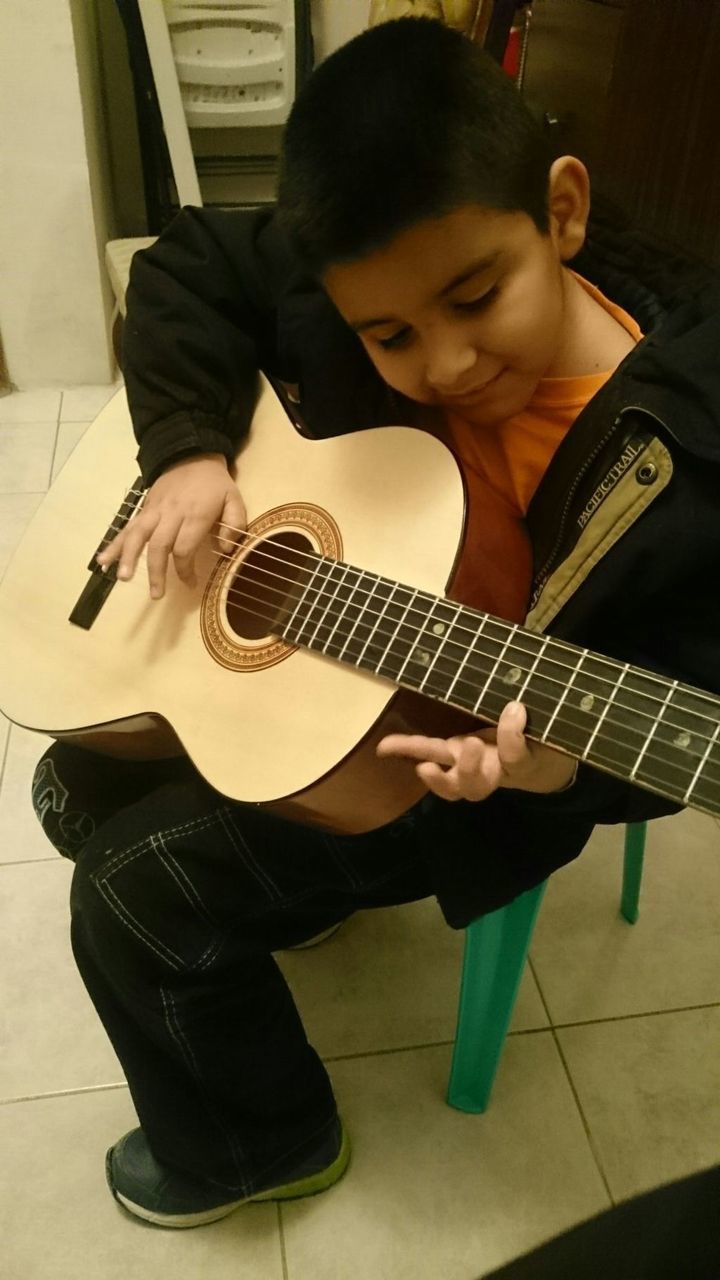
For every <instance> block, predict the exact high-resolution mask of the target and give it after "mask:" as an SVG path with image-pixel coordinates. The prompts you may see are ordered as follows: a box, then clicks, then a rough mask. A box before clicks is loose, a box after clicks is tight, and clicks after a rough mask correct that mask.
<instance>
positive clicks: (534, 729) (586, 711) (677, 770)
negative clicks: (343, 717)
mask: <svg viewBox="0 0 720 1280" xmlns="http://www.w3.org/2000/svg"><path fill="white" fill-rule="evenodd" d="M300 559H301V560H302V563H299V560H300ZM273 629H274V630H276V631H277V632H279V633H281V634H282V635H283V636H284V638H285V639H286V640H288V641H290V642H291V643H292V644H295V645H300V646H303V647H305V648H308V649H312V650H315V651H317V652H319V653H322V654H324V655H326V656H327V657H330V658H333V659H335V660H337V661H339V662H343V663H348V664H351V665H353V666H355V667H358V668H361V669H363V670H366V671H370V672H373V673H374V674H375V675H377V676H380V677H382V678H384V679H387V680H390V681H392V682H393V683H394V684H395V685H398V686H400V687H402V688H406V689H412V690H415V691H417V692H418V693H422V694H424V695H426V696H427V697H429V698H432V699H435V700H436V701H438V702H444V703H447V704H448V705H450V706H453V707H459V708H460V709H462V710H464V711H468V712H471V713H472V714H474V715H477V716H478V717H479V718H481V719H483V720H487V721H491V722H493V723H495V722H497V720H498V718H499V716H500V713H501V711H502V709H503V707H504V706H505V705H506V703H507V702H509V701H510V700H517V701H521V702H522V703H523V704H524V705H525V707H526V708H527V710H528V727H527V730H526V732H527V735H528V737H530V738H531V739H533V740H534V741H536V742H542V743H546V744H547V745H548V746H553V747H557V748H560V749H561V750H563V751H565V752H567V753H568V754H569V755H571V756H573V757H575V758H576V759H578V760H582V761H586V762H587V763H588V764H591V765H594V766H595V767H596V768H598V769H601V770H603V771H604V772H606V773H610V774H612V775H614V776H615V777H617V778H620V779H623V780H624V781H627V782H632V783H635V784H637V785H638V786H640V787H644V788H646V789H647V790H650V791H654V792H656V793H658V794H660V795H662V796H665V797H666V798H668V799H670V800H674V801H677V802H678V803H680V804H684V805H689V806H690V807H691V808H696V809H699V810H701V811H703V812H706V813H709V814H712V815H720V743H719V741H718V738H719V736H720V699H719V698H717V697H715V696H713V695H712V694H708V693H704V692H703V691H701V690H699V689H695V688H692V687H690V686H688V685H683V684H680V683H679V682H678V681H677V680H669V679H666V678H665V677H663V676H658V675H654V674H653V673H651V672H648V671H644V670H642V669H640V668H638V667H633V666H630V665H629V664H627V663H622V662H618V661H616V660H614V659H611V658H604V657H601V656H599V655H598V654H595V653H590V652H589V651H588V650H587V649H581V648H579V647H577V646H574V645H571V644H567V643H565V642H564V641H561V640H555V639H553V638H552V637H551V636H545V635H540V634H538V633H537V632H533V631H529V630H527V629H526V628H524V627H521V626H517V625H513V624H510V623H507V622H503V621H502V620H501V619H498V618H494V617H491V616H490V615H489V614H485V613H481V612H480V611H479V610H476V609H471V608H467V607H466V606H463V605H459V604H455V603H453V602H452V601H449V600H446V599H444V598H442V597H439V596H434V595H431V594H428V593H427V592H424V591H419V590H414V589H413V588H412V587H408V586H404V585H402V584H400V583H397V582H392V581H390V580H389V579H386V578H382V577H378V576H376V575H374V574H371V573H367V572H364V571H362V570H360V569H356V568H354V567H352V566H351V565H346V564H343V563H341V562H339V561H336V560H332V559H328V558H325V557H322V556H316V555H304V554H303V555H302V557H300V558H298V563H297V564H296V565H295V566H294V569H293V574H292V582H291V584H290V586H289V590H288V592H287V596H286V599H285V602H284V604H283V607H282V609H281V610H280V613H279V616H278V617H277V618H276V619H275V621H274V627H273Z"/></svg>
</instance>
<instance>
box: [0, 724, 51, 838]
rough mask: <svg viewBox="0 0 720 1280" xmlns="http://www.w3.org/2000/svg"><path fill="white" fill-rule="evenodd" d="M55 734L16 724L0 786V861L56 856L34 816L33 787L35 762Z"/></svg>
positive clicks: (12, 728)
mask: <svg viewBox="0 0 720 1280" xmlns="http://www.w3.org/2000/svg"><path fill="white" fill-rule="evenodd" d="M51 742H52V738H48V737H47V736H46V735H45V734H44V733H30V731H29V730H28V729H20V728H19V727H18V726H17V725H13V726H12V727H11V729H10V733H9V740H8V747H7V755H6V758H5V769H4V772H3V777H2V785H1V786H0V863H3V862H37V861H39V860H42V859H44V858H57V857H59V856H60V855H59V854H57V853H56V852H55V850H54V848H53V846H52V845H51V844H50V842H49V840H47V839H46V837H45V835H44V834H43V831H42V827H41V826H40V823H39V822H38V820H37V818H36V817H35V813H34V811H33V807H32V802H31V798H30V787H31V781H32V776H33V773H34V772H35V765H36V764H37V762H38V760H39V759H40V757H41V755H42V754H43V752H44V751H45V750H46V748H47V747H49V746H50V743H51Z"/></svg>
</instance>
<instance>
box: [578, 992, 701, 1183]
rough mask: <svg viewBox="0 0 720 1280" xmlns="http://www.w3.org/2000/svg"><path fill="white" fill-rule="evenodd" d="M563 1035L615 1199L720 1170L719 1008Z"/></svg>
mask: <svg viewBox="0 0 720 1280" xmlns="http://www.w3.org/2000/svg"><path fill="white" fill-rule="evenodd" d="M558 1035H559V1037H560V1043H561V1044H562V1048H563V1052H564V1054H565V1057H566V1059H567V1062H568V1066H569V1068H570V1073H571V1075H572V1079H573V1083H574V1085H575V1088H576V1089H577V1093H578V1097H579V1099H580V1105H581V1106H582V1109H583V1113H584V1115H585V1117H586V1119H587V1122H588V1124H589V1126H590V1132H591V1135H592V1139H593V1142H594V1143H595V1146H596V1149H597V1150H598V1153H599V1156H600V1160H601V1162H602V1166H603V1168H604V1170H605V1173H606V1176H607V1179H608V1183H609V1186H610V1190H611V1191H612V1193H613V1195H614V1196H615V1197H616V1198H622V1199H624V1198H626V1197H628V1196H632V1195H637V1194H638V1193H639V1192H641V1191H646V1190H648V1189H649V1188H650V1187H655V1186H659V1185H660V1184H661V1183H663V1182H670V1181H672V1180H673V1179H674V1178H681V1177H683V1176H685V1175H686V1174H690V1173H694V1172H695V1171H697V1170H699V1169H704V1168H706V1167H707V1166H709V1165H713V1164H717V1162H718V1159H719V1158H720V1157H719V1155H718V1137H719V1136H720V1008H715V1009H691V1010H686V1011H685V1012H682V1013H665V1014H660V1015H658V1016H656V1017H645V1018H628V1019H624V1020H623V1021H620V1022H604V1023H600V1024H596V1025H595V1026H585V1027H567V1028H565V1029H564V1030H561V1031H559V1032H558Z"/></svg>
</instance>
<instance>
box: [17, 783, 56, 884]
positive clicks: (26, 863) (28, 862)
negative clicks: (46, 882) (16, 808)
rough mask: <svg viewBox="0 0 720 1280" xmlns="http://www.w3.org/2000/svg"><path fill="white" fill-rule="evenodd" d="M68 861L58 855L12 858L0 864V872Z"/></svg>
mask: <svg viewBox="0 0 720 1280" xmlns="http://www.w3.org/2000/svg"><path fill="white" fill-rule="evenodd" d="M1 785H2V784H1V783H0V786H1ZM69 861H70V859H69V858H63V856H62V854H59V853H51V854H48V856H47V858H14V859H13V860H12V862H0V871H1V870H2V868H3V867H35V866H38V865H43V864H44V863H46V862H60V863H64V862H69Z"/></svg>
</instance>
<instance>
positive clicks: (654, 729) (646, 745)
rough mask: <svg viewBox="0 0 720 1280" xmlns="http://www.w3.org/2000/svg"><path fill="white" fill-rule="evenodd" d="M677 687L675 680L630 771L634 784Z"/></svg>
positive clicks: (631, 780)
mask: <svg viewBox="0 0 720 1280" xmlns="http://www.w3.org/2000/svg"><path fill="white" fill-rule="evenodd" d="M677 686H678V682H677V680H673V682H672V684H671V685H670V686H669V688H668V690H667V692H666V694H665V697H664V698H663V700H662V702H661V703H660V710H659V712H658V714H657V716H656V717H655V719H654V720H653V722H652V726H651V728H650V732H649V733H648V734H647V736H646V738H645V741H644V742H643V745H642V747H641V748H640V754H639V755H638V758H637V760H636V761H635V763H634V765H633V767H632V769H631V770H630V782H634V781H635V778H636V777H637V774H638V770H639V769H640V766H641V764H642V762H643V760H644V758H645V756H646V755H647V752H648V749H649V747H650V743H651V742H652V740H653V738H654V736H655V734H656V733H657V731H658V728H659V725H660V721H661V720H662V717H663V715H664V714H665V711H666V709H667V704H668V702H669V701H670V699H671V698H672V695H673V693H674V692H675V690H676V689H677Z"/></svg>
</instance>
